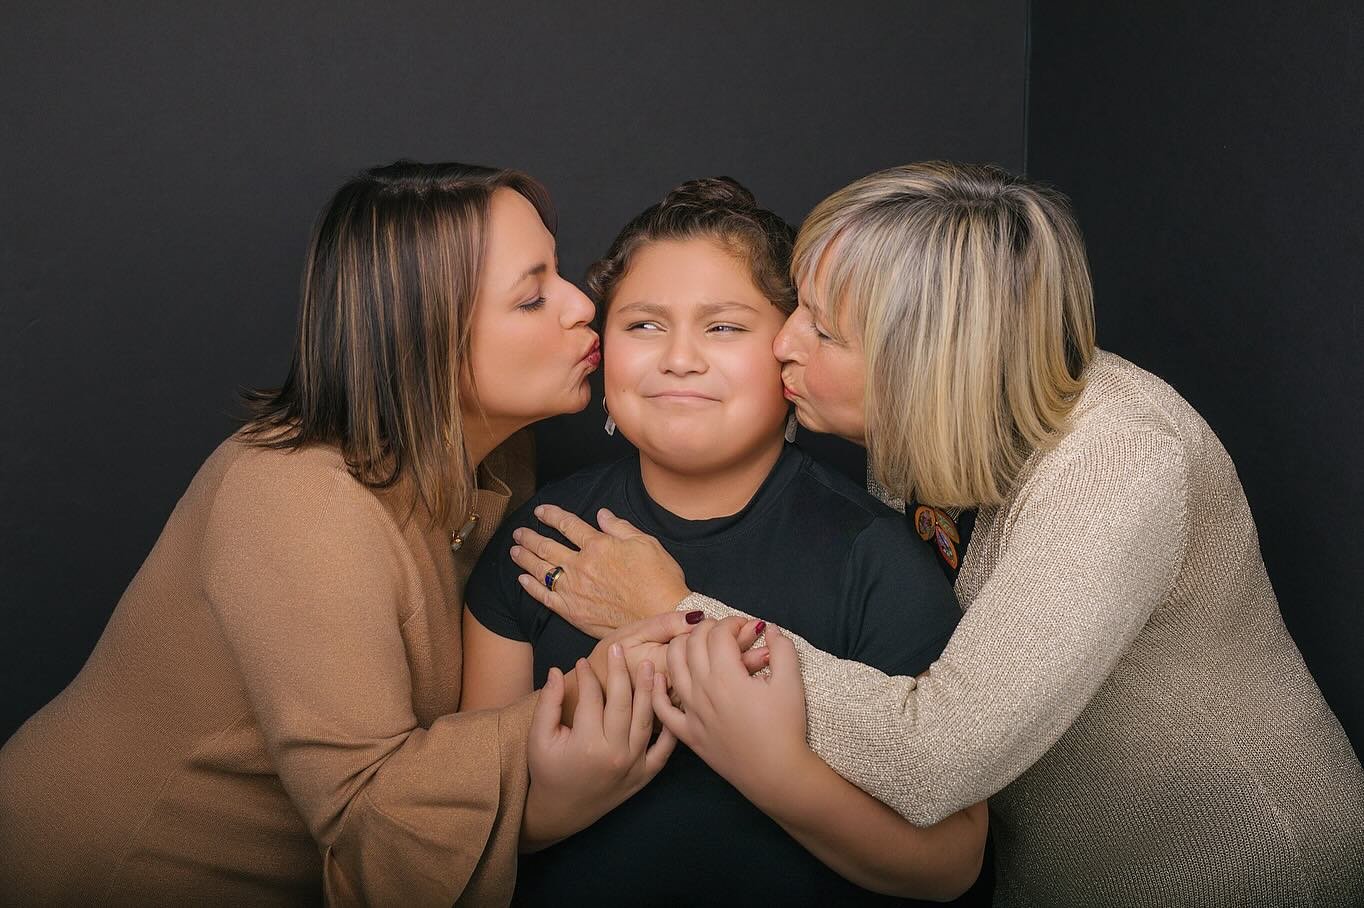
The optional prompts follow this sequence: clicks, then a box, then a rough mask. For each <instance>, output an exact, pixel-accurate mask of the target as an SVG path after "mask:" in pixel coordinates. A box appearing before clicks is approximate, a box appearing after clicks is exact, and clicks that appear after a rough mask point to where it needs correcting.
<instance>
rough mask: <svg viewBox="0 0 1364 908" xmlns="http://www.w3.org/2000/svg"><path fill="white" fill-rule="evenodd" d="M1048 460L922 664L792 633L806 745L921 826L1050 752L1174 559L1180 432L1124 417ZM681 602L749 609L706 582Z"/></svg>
mask: <svg viewBox="0 0 1364 908" xmlns="http://www.w3.org/2000/svg"><path fill="white" fill-rule="evenodd" d="M1048 458H1049V462H1046V463H1044V464H1043V465H1042V466H1040V467H1039V469H1038V471H1037V474H1035V476H1034V479H1033V480H1031V481H1030V482H1028V483H1027V485H1026V486H1025V487H1024V488H1023V489H1022V490H1021V491H1020V493H1019V497H1018V500H1017V501H1016V502H1015V503H1014V504H1013V505H1012V506H1011V507H1010V508H1009V511H1008V513H1002V514H1000V515H998V517H997V518H996V519H998V520H1005V521H1007V522H1008V525H1007V529H1006V530H1005V534H1004V543H1003V547H1002V551H1001V552H1000V553H999V555H998V561H997V563H996V565H995V568H994V571H993V572H992V574H991V575H990V577H989V579H988V580H987V581H986V582H985V584H984V585H983V586H982V588H981V589H980V590H979V591H978V592H977V593H976V594H975V596H974V598H973V599H972V601H971V602H970V603H969V607H968V608H967V610H966V613H965V615H964V616H963V618H962V621H961V623H960V624H959V625H958V627H957V630H956V632H955V633H954V634H953V636H952V639H951V640H950V641H949V642H948V644H947V647H946V649H944V650H943V653H942V655H941V657H939V659H938V660H937V661H936V662H934V663H933V665H932V666H931V667H930V668H929V670H928V671H927V672H925V673H924V674H922V675H920V676H919V677H918V678H912V677H890V676H887V675H885V674H882V673H881V672H879V671H877V670H876V669H874V668H870V667H868V666H866V665H863V664H861V663H858V662H853V661H850V660H845V659H838V658H836V657H834V656H832V655H830V654H828V653H826V652H822V651H820V650H818V649H816V648H815V647H813V646H811V645H810V644H809V643H807V642H806V641H804V640H801V639H800V638H799V637H796V636H795V635H788V636H789V637H790V639H791V641H792V642H793V643H794V645H795V649H796V653H797V655H798V656H799V660H800V676H801V677H802V679H803V683H804V689H805V708H806V711H807V714H808V717H809V719H808V721H809V730H808V738H807V740H808V742H809V745H810V747H811V748H812V749H813V750H814V751H815V752H816V753H817V754H819V756H820V758H821V759H823V760H824V761H825V762H827V763H828V764H829V765H830V766H832V767H833V768H834V769H835V770H836V771H837V772H838V773H839V775H841V776H843V777H844V778H845V779H848V780H849V781H851V782H852V783H854V784H855V785H857V786H858V787H859V788H861V789H863V790H865V791H868V792H870V793H871V794H873V795H875V796H876V798H877V799H878V800H880V801H883V802H884V803H886V804H888V805H890V806H891V807H892V808H894V809H895V810H896V811H897V812H898V813H899V814H900V815H902V816H904V817H907V818H908V819H910V820H911V821H912V822H914V823H915V824H916V825H929V824H932V823H936V822H938V821H940V820H942V819H944V818H946V817H948V816H949V815H951V814H952V813H955V812H956V811H958V810H961V809H962V808H964V807H966V806H968V805H971V804H974V803H976V802H978V801H982V800H984V799H985V798H988V797H990V796H991V795H993V794H994V793H996V792H997V791H999V790H1000V789H1002V788H1003V787H1004V786H1006V785H1008V784H1009V783H1010V782H1012V781H1013V780H1014V779H1016V778H1018V776H1019V775H1021V774H1022V773H1023V772H1024V770H1026V769H1027V768H1028V767H1029V766H1031V765H1032V764H1033V763H1034V762H1036V761H1037V760H1038V758H1040V757H1041V756H1042V755H1043V754H1044V753H1046V752H1047V751H1048V750H1049V749H1050V748H1051V746H1052V745H1053V744H1055V743H1056V740H1057V739H1058V738H1060V737H1061V735H1062V734H1064V733H1065V731H1066V729H1068V728H1069V727H1070V726H1071V723H1073V722H1074V721H1075V718H1076V717H1077V716H1078V715H1079V714H1080V712H1081V710H1083V709H1084V708H1085V706H1087V705H1088V703H1089V701H1090V700H1091V699H1092V698H1093V696H1094V694H1095V693H1096V692H1097V691H1098V689H1099V687H1100V686H1101V685H1102V684H1103V683H1104V681H1105V680H1106V679H1107V678H1108V676H1109V674H1110V673H1111V672H1112V671H1113V668H1114V666H1115V665H1116V664H1117V662H1118V660H1119V659H1120V658H1122V655H1123V654H1124V653H1125V652H1127V650H1128V649H1129V648H1130V647H1131V645H1132V642H1133V640H1135V639H1136V636H1137V634H1139V633H1140V632H1141V629H1142V628H1143V627H1144V626H1145V624H1146V621H1147V619H1148V618H1149V617H1150V616H1151V613H1152V612H1153V611H1154V610H1155V609H1156V607H1157V606H1158V605H1159V604H1160V603H1161V602H1163V601H1164V600H1165V599H1166V598H1167V597H1168V596H1169V595H1170V591H1171V589H1172V588H1173V586H1174V583H1175V578H1176V576H1177V575H1178V573H1179V570H1180V565H1181V563H1182V561H1183V558H1184V552H1185V544H1186V538H1187V526H1188V520H1189V516H1188V513H1187V510H1186V504H1185V503H1186V500H1187V475H1186V468H1185V462H1184V456H1183V451H1182V448H1181V446H1180V444H1179V442H1178V441H1177V440H1176V439H1174V438H1172V437H1170V436H1168V435H1164V434H1161V433H1158V432H1156V431H1153V430H1150V429H1140V430H1136V429H1133V430H1126V431H1123V432H1120V433H1109V434H1107V435H1105V436H1101V437H1098V438H1090V439H1086V440H1084V443H1083V444H1082V445H1076V446H1074V447H1071V448H1068V449H1067V448H1063V449H1058V450H1056V451H1053V452H1052V453H1051V454H1050V455H1048ZM680 607H682V608H687V609H697V608H700V609H703V610H704V611H705V612H706V613H707V615H709V616H711V617H716V618H723V617H726V616H731V615H740V616H742V613H739V612H736V611H734V610H733V609H730V608H728V607H727V606H725V605H723V604H721V603H718V602H715V601H714V600H710V599H707V598H706V597H704V596H697V595H692V596H688V597H687V598H686V599H685V600H683V603H682V605H681V606H680ZM753 733H756V732H753Z"/></svg>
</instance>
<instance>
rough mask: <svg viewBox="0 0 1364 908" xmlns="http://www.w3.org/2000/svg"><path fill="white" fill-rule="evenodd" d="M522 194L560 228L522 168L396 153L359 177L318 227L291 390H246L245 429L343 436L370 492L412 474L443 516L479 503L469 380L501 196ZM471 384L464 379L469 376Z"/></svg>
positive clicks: (288, 443) (277, 444)
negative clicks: (478, 301)
mask: <svg viewBox="0 0 1364 908" xmlns="http://www.w3.org/2000/svg"><path fill="white" fill-rule="evenodd" d="M502 188H506V189H511V190H514V191H516V192H518V193H520V194H521V195H522V196H524V197H525V198H526V199H527V200H528V201H529V202H530V203H531V204H532V205H534V206H535V209H536V210H537V211H538V212H539V214H540V218H541V219H542V220H543V221H544V223H545V226H546V227H547V228H549V230H550V231H551V232H553V231H554V228H555V223H554V211H553V208H552V206H551V203H550V200H549V193H548V192H546V190H545V188H544V187H543V186H542V185H541V184H540V183H539V182H537V181H536V180H534V179H533V178H531V177H529V176H527V175H526V174H523V173H519V172H517V171H514V170H498V169H495V168H491V167H480V166H476V165H470V164H453V163H451V164H420V163H416V162H413V161H398V162H396V163H393V164H388V165H385V166H382V167H374V168H372V169H370V170H366V171H365V172H363V173H361V174H359V175H358V176H356V177H354V178H353V179H351V180H350V181H349V182H347V183H346V184H345V185H344V186H342V187H341V188H340V189H339V190H337V192H336V194H335V195H334V196H333V197H332V199H331V201H330V202H328V203H327V205H326V207H325V208H324V209H323V210H322V213H321V215H320V216H319V217H318V220H317V222H316V224H315V225H314V228H313V233H312V239H311V241H310V242H309V244H308V253H307V258H306V260H305V263H304V268H303V281H302V292H301V301H300V306H299V316H298V336H297V339H296V342H295V344H294V350H293V359H292V362H291V364H290V366H289V374H288V377H287V378H285V380H284V384H283V386H281V387H280V388H278V389H273V390H248V391H244V392H243V397H244V398H245V401H246V405H247V407H248V410H249V414H250V415H249V418H248V422H247V425H246V427H245V428H244V429H243V430H242V434H243V436H244V437H245V438H246V439H247V440H248V441H250V442H251V443H253V444H257V445H261V446H264V447H269V448H280V449H296V448H302V447H304V446H305V445H311V444H329V445H335V446H336V447H337V448H339V449H340V450H341V453H342V455H343V456H344V457H345V462H346V465H347V466H348V467H349V468H350V471H351V473H352V475H354V476H355V478H356V479H358V480H359V481H360V482H362V483H364V484H365V485H367V486H370V487H371V488H388V487H391V486H393V485H395V484H397V483H399V482H400V481H401V482H409V481H410V482H411V484H412V487H413V488H412V491H413V493H414V496H415V497H414V499H413V501H412V505H413V506H414V507H415V506H417V505H421V506H422V507H424V509H425V510H426V512H427V514H429V515H430V517H431V519H432V520H434V521H435V522H436V523H437V524H444V523H448V522H449V520H450V518H451V515H452V514H453V513H454V512H456V511H461V512H462V511H463V510H464V509H466V508H467V507H468V506H469V503H470V501H471V499H472V494H473V484H474V470H475V469H476V467H477V466H478V465H477V464H472V463H470V462H469V456H468V452H467V451H466V450H465V445H464V432H463V421H462V419H461V408H460V393H461V391H460V389H461V387H465V388H472V387H474V386H473V376H472V374H470V373H469V372H468V370H467V363H468V355H469V332H470V315H471V312H472V310H473V306H474V300H475V298H476V296H477V294H478V285H479V273H480V271H481V270H482V262H483V252H484V245H485V243H486V237H487V228H488V218H489V209H490V201H491V199H492V196H493V193H495V192H496V191H497V190H498V189H502ZM461 379H463V384H462V383H461Z"/></svg>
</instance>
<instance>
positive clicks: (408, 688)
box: [0, 162, 700, 905]
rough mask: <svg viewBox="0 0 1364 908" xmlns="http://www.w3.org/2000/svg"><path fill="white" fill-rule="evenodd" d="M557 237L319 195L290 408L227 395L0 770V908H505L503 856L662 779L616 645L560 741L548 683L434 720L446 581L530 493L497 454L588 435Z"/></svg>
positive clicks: (273, 396) (554, 685) (472, 202)
mask: <svg viewBox="0 0 1364 908" xmlns="http://www.w3.org/2000/svg"><path fill="white" fill-rule="evenodd" d="M553 229H554V216H553V210H552V208H551V207H550V202H549V197H548V194H547V193H546V192H545V190H544V187H542V186H541V185H540V184H539V183H538V182H536V181H535V180H533V179H532V178H530V177H528V176H526V175H525V174H521V173H518V172H516V171H508V170H495V169H492V168H487V167H476V166H469V165H463V164H417V163H412V162H399V163H396V164H392V165H388V166H385V167H376V168H373V169H371V170H368V171H366V172H364V173H362V174H360V175H358V176H357V177H355V178H354V179H352V180H350V181H349V182H347V183H346V184H345V185H344V186H342V187H341V189H340V190H338V191H337V193H336V194H335V196H334V197H333V198H332V200H331V201H330V203H329V204H328V205H327V206H326V208H324V210H323V212H322V215H321V217H320V218H319V220H318V223H317V226H316V227H315V229H314V232H313V238H312V242H311V244H310V246H309V249H308V253H307V259H306V262H305V267H304V274H303V287H302V299H301V307H300V314H299V328H298V337H297V340H296V343H295V345H294V352H293V364H292V366H291V368H290V370H289V374H288V378H287V379H286V381H285V383H284V385H283V386H282V387H280V388H279V389H276V390H270V391H260V392H252V393H249V394H248V396H247V400H248V403H249V404H250V406H251V410H252V413H251V418H250V420H249V422H248V423H247V425H246V426H245V427H244V428H243V429H242V430H241V431H239V432H238V433H236V434H235V435H233V436H232V437H231V438H229V439H228V440H227V441H225V442H223V443H222V444H221V445H220V446H219V447H218V449H217V450H216V451H214V452H213V454H212V455H211V456H210V457H209V458H208V460H207V461H206V462H205V463H204V465H203V466H202V467H201V468H200V470H199V472H198V474H197V475H196V476H195V477H194V480H193V481H192V482H191V483H190V486H189V489H188V491H187V492H186V493H185V495H184V497H183V498H181V500H180V502H179V504H178V505H177V506H176V508H175V511H174V513H173V514H171V516H170V519H169V521H168V522H167V524H166V526H165V529H164V530H163V531H162V534H161V537H160V539H158V541H157V543H156V546H155V548H153V550H152V552H151V554H150V555H149V556H148V557H147V560H146V562H145V563H144V564H143V565H142V568H141V570H140V571H138V573H137V576H136V577H134V578H133V581H132V583H131V584H130V585H129V587H128V590H127V591H126V592H125V593H124V595H123V598H122V599H121V600H120V601H119V603H118V607H117V608H116V609H115V610H114V613H113V616H112V617H111V618H110V620H109V625H108V627H106V628H105V631H104V634H103V636H102V637H101V638H100V640H99V643H98V644H97V646H96V647H95V651H94V653H93V654H92V655H91V656H90V659H89V661H88V662H87V663H86V665H85V667H84V668H83V669H82V671H81V672H80V674H79V675H78V676H77V677H76V679H75V680H74V681H73V682H72V683H71V685H70V686H69V687H67V688H66V690H64V691H63V692H62V693H61V694H59V695H58V696H57V698H56V699H54V700H53V701H52V702H51V703H49V704H48V705H47V706H46V707H44V708H43V709H42V710H41V711H39V712H38V713H37V714H36V715H35V716H33V717H32V718H31V719H29V721H28V722H27V723H25V724H24V726H23V727H22V728H20V729H19V731H18V732H17V733H16V734H15V735H14V737H13V738H11V739H10V740H9V742H8V743H7V744H6V745H5V747H4V749H3V751H0V855H3V858H0V902H3V903H5V904H24V905H30V904H44V905H89V904H100V905H149V904H200V905H292V904H318V903H320V902H322V901H323V900H325V901H326V902H327V903H328V904H332V905H358V904H367V905H378V904H402V905H451V904H453V903H454V902H455V901H456V900H459V899H463V901H464V902H465V903H467V904H477V905H496V904H505V903H506V902H507V901H508V900H509V899H510V896H511V890H512V882H513V879H514V876H515V869H516V855H517V850H518V845H519V843H521V842H522V841H525V840H529V841H533V842H541V841H552V840H555V839H558V838H562V837H564V836H566V835H569V834H571V833H572V832H575V831H576V830H578V829H581V828H583V827H584V826H586V825H588V824H589V823H591V822H593V821H594V820H596V819H597V818H599V817H600V816H602V815H603V814H604V813H606V812H607V811H609V810H610V809H611V808H613V807H614V806H615V805H617V804H619V803H620V802H621V801H623V800H624V799H625V798H627V797H629V796H630V795H631V794H633V793H634V792H635V791H637V790H638V789H639V788H640V787H642V786H643V785H644V784H645V783H646V782H647V781H648V780H649V779H651V778H652V777H653V776H654V775H655V774H656V773H657V772H658V770H659V769H660V768H661V767H662V765H663V762H664V761H665V760H666V759H667V756H668V753H669V750H670V748H671V746H672V740H673V739H672V738H671V736H670V735H668V734H666V733H665V734H663V735H661V736H660V738H659V740H658V741H657V742H656V743H655V744H654V745H652V746H649V738H650V731H651V730H652V724H653V714H652V712H651V710H650V705H649V699H648V697H647V696H644V695H643V693H644V692H645V691H647V690H648V688H649V681H648V678H647V677H646V674H643V673H642V674H640V675H639V676H638V680H637V682H636V689H637V690H639V691H640V692H641V695H640V696H633V698H632V694H631V684H630V680H629V678H628V677H627V676H626V660H625V657H624V654H623V653H622V652H621V650H620V648H618V647H616V646H613V645H612V644H611V643H609V642H607V643H605V644H604V645H603V646H602V647H599V648H600V649H602V650H603V652H601V653H599V654H597V655H599V656H600V658H599V660H598V661H599V662H601V663H602V664H603V665H604V666H605V670H604V671H603V672H602V674H603V675H604V676H605V682H606V694H605V698H603V693H602V690H601V688H600V687H599V686H598V685H597V682H596V676H595V674H594V673H593V672H592V671H587V672H585V673H581V672H580V673H579V674H580V675H582V677H581V680H579V679H577V678H570V683H571V684H572V687H573V690H574V691H575V695H576V703H577V707H576V711H575V712H574V713H573V714H572V716H571V719H572V722H573V728H572V729H571V730H569V729H567V728H565V727H562V726H561V725H560V721H559V720H560V710H561V700H562V698H563V695H564V691H565V688H566V686H567V685H566V684H565V681H564V679H563V677H562V676H556V677H554V678H551V679H550V682H549V683H548V684H546V685H545V688H544V691H543V693H542V694H541V695H539V698H538V701H537V698H536V696H526V697H522V698H519V699H517V701H516V702H513V703H510V704H508V705H506V706H504V707H503V708H501V709H496V710H484V711H479V712H464V713H461V712H457V710H458V708H459V705H460V668H461V666H460V661H461V649H460V629H461V618H462V616H461V612H462V609H461V604H462V601H463V600H462V589H463V586H464V582H465V580H466V579H467V578H468V575H469V572H470V571H471V570H472V568H473V565H474V563H475V562H476V561H477V560H478V556H479V553H480V551H481V550H482V548H483V546H484V545H485V544H486V542H487V540H488V539H489V537H490V536H491V535H492V533H493V531H494V530H495V529H496V527H497V524H498V522H499V520H500V519H501V517H502V515H503V514H504V512H506V511H507V509H508V508H509V507H515V506H516V505H517V504H519V502H520V501H522V500H524V499H525V497H526V496H527V495H529V494H530V492H531V491H532V487H533V483H534V473H533V471H532V469H531V464H530V462H529V456H530V448H529V445H528V436H526V435H525V434H524V433H520V432H519V430H520V429H522V428H523V427H525V426H528V425H529V424H530V423H532V422H534V421H536V420H538V419H541V418H543V417H546V416H552V415H554V414H557V413H568V412H573V411H577V410H581V409H582V408H583V407H584V406H585V405H586V404H587V401H588V397H589V390H588V382H587V379H588V375H589V374H591V373H592V372H593V371H594V370H595V369H596V368H597V366H598V364H599V363H600V352H599V349H600V348H599V343H598V339H597V335H596V333H595V332H594V331H593V330H592V329H591V328H590V327H589V323H590V321H591V319H592V317H593V312H594V310H593V306H592V304H591V302H589V301H588V299H587V298H586V297H585V296H583V294H582V293H581V292H580V291H579V290H578V289H577V288H576V287H574V286H573V285H572V284H571V283H569V282H568V281H565V280H564V279H563V278H562V277H560V276H559V274H558V270H557V259H556V255H555V243H554V235H553ZM693 618H694V619H699V618H700V615H699V614H697V615H694V616H693ZM687 629H689V625H688V623H687V621H686V620H685V618H684V616H683V615H681V614H680V613H679V614H676V615H669V616H663V617H662V618H661V619H660V621H659V623H658V624H656V625H654V626H652V627H650V628H648V630H649V631H650V632H651V633H653V634H655V637H656V639H660V640H667V639H669V637H670V636H671V635H672V634H675V633H680V632H682V631H685V630H687ZM639 632H640V630H639V629H638V628H636V629H635V630H632V631H631V632H630V633H631V634H635V635H638V633H639ZM625 642H629V640H628V639H627V640H626V641H625ZM647 666H648V663H644V664H642V665H641V672H643V671H644V669H645V668H647Z"/></svg>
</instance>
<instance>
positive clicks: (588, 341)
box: [469, 189, 601, 432]
mask: <svg viewBox="0 0 1364 908" xmlns="http://www.w3.org/2000/svg"><path fill="white" fill-rule="evenodd" d="M595 312H596V310H595V307H594V306H593V305H592V301H591V300H589V299H588V298H587V297H586V296H584V295H583V293H582V291H581V290H579V289H578V288H577V287H575V286H573V284H572V283H570V282H569V281H566V280H564V279H563V278H562V277H560V276H559V271H558V260H557V257H556V254H555V245H554V237H553V235H552V234H550V232H549V231H548V230H547V229H546V228H545V225H544V222H542V221H541V220H540V215H539V214H538V213H537V212H536V210H535V207H534V206H533V205H531V203H530V202H528V201H527V200H526V199H525V197H524V196H522V195H521V194H520V193H518V192H516V191H515V190H512V189H499V190H497V191H496V192H495V193H494V194H493V197H492V201H491V211H490V217H489V221H488V240H487V246H486V249H485V251H484V261H483V270H482V272H481V273H480V274H479V290H478V297H477V299H476V300H475V302H474V310H473V317H472V320H471V332H472V336H471V338H470V342H471V347H470V356H469V360H470V368H471V369H472V371H473V375H474V381H475V384H476V386H477V389H478V403H479V406H480V407H481V409H482V417H483V418H486V419H487V421H488V422H489V423H490V424H491V425H492V426H494V427H497V428H499V429H501V430H502V431H504V432H505V431H507V430H508V429H514V428H519V427H521V426H525V425H529V424H530V423H532V422H535V421H536V420H538V419H543V418H545V417H547V416H554V415H556V414H559V413H574V412H577V411H578V410H581V409H582V408H583V407H585V406H587V402H588V400H589V399H590V398H591V393H592V392H591V389H590V388H589V387H588V383H587V377H588V376H589V375H591V374H592V372H593V371H595V370H596V368H597V366H598V364H599V363H600V362H601V353H600V345H599V344H598V340H597V334H596V332H595V331H593V330H592V329H591V328H590V327H588V325H589V323H590V322H591V320H592V318H593V316H594V315H595Z"/></svg>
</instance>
